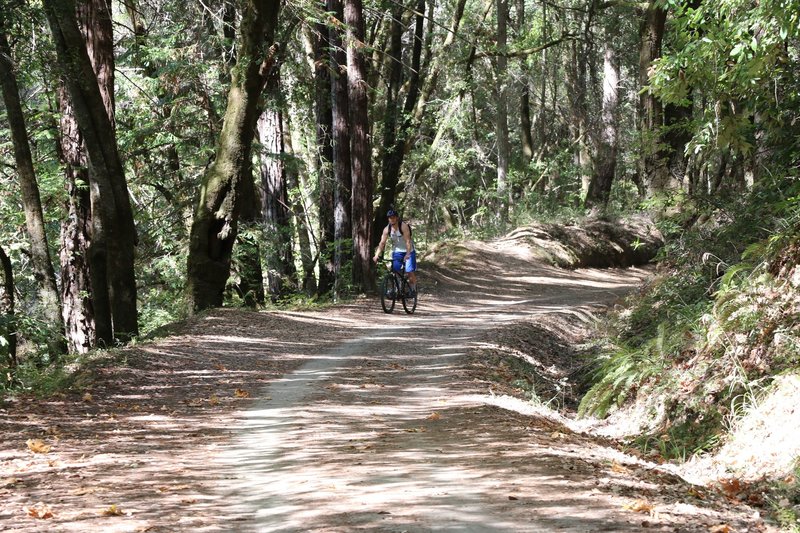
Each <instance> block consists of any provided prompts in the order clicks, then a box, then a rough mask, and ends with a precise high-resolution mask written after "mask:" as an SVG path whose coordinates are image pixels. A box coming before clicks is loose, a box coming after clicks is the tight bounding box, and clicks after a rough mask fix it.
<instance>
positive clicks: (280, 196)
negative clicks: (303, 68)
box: [257, 76, 296, 300]
mask: <svg viewBox="0 0 800 533" xmlns="http://www.w3.org/2000/svg"><path fill="white" fill-rule="evenodd" d="M271 79H272V80H274V81H271V82H270V84H269V85H272V84H273V83H274V85H275V86H274V87H271V88H270V89H268V90H269V92H270V93H271V96H273V98H271V99H270V103H269V104H268V107H267V109H265V110H264V111H263V112H262V113H261V116H260V117H259V119H258V123H257V127H258V140H259V143H260V144H261V147H262V153H261V154H259V155H260V157H259V159H260V161H261V169H260V170H261V180H260V181H261V194H262V199H261V209H262V216H263V219H262V220H263V223H264V231H265V234H264V235H265V239H264V240H265V241H266V242H265V256H266V267H267V286H268V292H269V294H270V297H271V298H272V299H273V300H277V299H278V298H280V297H281V296H284V295H285V294H286V291H287V288H289V287H292V285H293V284H294V278H295V275H296V272H295V266H294V254H293V252H292V234H293V231H292V223H291V216H292V213H291V211H290V209H289V197H288V191H287V186H286V164H285V163H286V150H285V147H284V119H283V112H282V111H281V109H280V102H279V100H280V99H279V98H275V97H276V96H277V94H278V92H279V89H278V85H279V83H280V82H279V81H278V78H277V76H275V77H273V78H271Z"/></svg>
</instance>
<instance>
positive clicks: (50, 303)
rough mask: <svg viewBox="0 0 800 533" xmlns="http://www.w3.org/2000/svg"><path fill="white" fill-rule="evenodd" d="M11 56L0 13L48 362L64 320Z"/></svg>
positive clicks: (9, 109)
mask: <svg viewBox="0 0 800 533" xmlns="http://www.w3.org/2000/svg"><path fill="white" fill-rule="evenodd" d="M12 57H13V56H12V53H11V46H9V44H8V39H7V37H6V33H5V21H4V20H3V14H2V13H0V90H2V93H3V101H4V102H5V108H6V116H7V118H8V125H9V129H10V130H11V140H12V142H13V145H14V159H15V161H16V164H17V175H18V176H19V186H20V192H21V194H22V207H23V210H24V211H25V226H26V228H27V230H28V236H29V238H30V241H31V263H32V264H33V269H34V278H35V279H36V282H37V285H38V300H39V304H40V305H41V306H42V312H43V316H44V320H45V323H46V324H47V325H48V327H49V328H52V329H51V331H50V333H49V335H48V342H47V348H48V352H49V354H50V358H51V360H55V359H57V358H58V357H59V356H60V355H61V354H63V353H64V352H65V351H66V349H67V345H66V342H65V338H64V321H63V318H62V317H61V305H60V298H59V297H58V288H57V287H56V275H55V271H54V270H53V263H52V261H51V259H50V248H49V245H48V243H47V233H46V231H45V223H44V214H43V212H42V201H41V198H40V196H39V185H38V183H37V181H36V172H35V170H34V168H33V157H32V156H31V149H30V145H29V144H28V132H27V127H26V125H25V116H24V114H23V112H22V104H21V103H20V100H19V88H18V86H17V78H16V73H15V72H14V66H13V65H12V63H11V58H12Z"/></svg>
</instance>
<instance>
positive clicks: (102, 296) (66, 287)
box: [57, 87, 114, 353]
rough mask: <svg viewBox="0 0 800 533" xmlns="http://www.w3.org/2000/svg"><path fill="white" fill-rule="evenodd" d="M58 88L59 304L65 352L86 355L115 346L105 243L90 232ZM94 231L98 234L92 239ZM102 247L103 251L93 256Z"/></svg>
mask: <svg viewBox="0 0 800 533" xmlns="http://www.w3.org/2000/svg"><path fill="white" fill-rule="evenodd" d="M65 91H66V89H65V88H63V87H61V88H60V89H59V91H58V92H59V94H58V107H59V111H60V114H61V118H60V123H59V133H60V137H59V143H58V146H57V149H58V151H59V152H60V159H61V161H62V163H63V164H64V181H65V187H66V190H67V216H66V220H65V221H64V222H62V224H61V252H60V263H61V301H62V304H63V308H64V311H63V315H64V323H65V327H66V333H67V341H68V343H69V349H70V351H71V352H75V353H86V352H88V351H89V350H91V349H92V348H94V347H95V346H97V345H103V346H110V345H111V344H113V342H114V331H113V329H112V326H111V304H110V303H109V301H108V280H107V279H106V275H105V273H106V254H105V251H104V248H103V247H104V245H105V240H104V239H103V236H102V234H101V230H102V225H101V224H99V223H98V224H97V226H98V228H94V230H95V231H93V227H94V224H93V222H92V206H91V198H90V192H89V189H90V185H89V181H90V180H89V169H88V168H87V165H88V162H87V161H86V152H85V149H84V148H83V137H82V136H81V133H80V130H79V128H78V123H77V121H76V119H75V113H74V111H73V109H72V104H71V103H70V101H69V98H68V97H67V95H66V94H65ZM93 233H97V234H98V235H97V238H94V236H93ZM98 249H102V250H103V252H102V253H97V251H98Z"/></svg>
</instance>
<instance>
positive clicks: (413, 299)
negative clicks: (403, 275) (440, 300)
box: [401, 279, 417, 315]
mask: <svg viewBox="0 0 800 533" xmlns="http://www.w3.org/2000/svg"><path fill="white" fill-rule="evenodd" d="M401 294H402V295H403V296H402V298H403V309H405V311H406V313H408V314H409V315H410V314H412V313H414V311H415V310H416V309H417V291H412V290H411V285H409V284H408V280H407V279H404V280H403V290H402V292H401Z"/></svg>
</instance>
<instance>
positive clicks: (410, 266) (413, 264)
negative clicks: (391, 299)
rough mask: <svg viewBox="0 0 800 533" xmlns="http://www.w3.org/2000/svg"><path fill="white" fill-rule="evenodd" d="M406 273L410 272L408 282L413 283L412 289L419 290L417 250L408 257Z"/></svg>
mask: <svg viewBox="0 0 800 533" xmlns="http://www.w3.org/2000/svg"><path fill="white" fill-rule="evenodd" d="M405 266H406V273H407V274H408V283H409V285H411V290H413V291H414V292H416V290H417V252H416V250H412V251H411V256H410V257H409V258H408V259H406V265H405Z"/></svg>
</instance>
